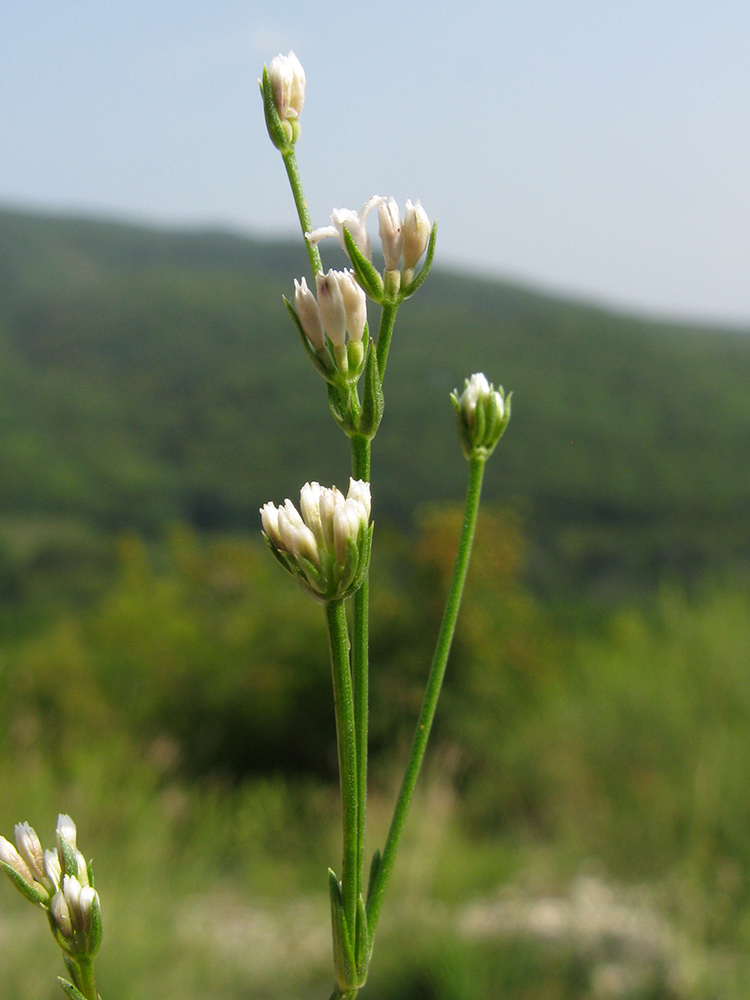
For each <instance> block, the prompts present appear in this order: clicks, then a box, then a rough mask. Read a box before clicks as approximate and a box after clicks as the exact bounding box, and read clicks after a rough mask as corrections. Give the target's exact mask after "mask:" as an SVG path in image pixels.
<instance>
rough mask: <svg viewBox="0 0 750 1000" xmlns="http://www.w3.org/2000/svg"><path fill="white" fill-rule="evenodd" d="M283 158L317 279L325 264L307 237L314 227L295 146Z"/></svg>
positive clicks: (311, 265)
mask: <svg viewBox="0 0 750 1000" xmlns="http://www.w3.org/2000/svg"><path fill="white" fill-rule="evenodd" d="M281 157H282V159H283V161H284V166H285V167H286V173H287V177H288V178H289V185H290V187H291V189H292V195H293V196H294V204H295V205H296V206H297V215H298V216H299V223H300V225H301V226H302V235H303V236H304V237H305V247H306V249H307V256H308V257H309V258H310V267H312V272H313V277H315V275H316V274H317V273H318V271H322V270H323V263H322V261H321V259H320V251H319V250H318V248H317V246H316V245H315V244H314V243H311V242H310V241H309V240H308V239H307V237H306V236H305V234H306V233H311V232H312V228H313V226H312V219H311V218H310V212H309V211H308V208H307V201H306V199H305V192H304V190H303V188H302V178H301V177H300V175H299V167H298V166H297V154H296V152H295V150H294V146H292V148H291V149H290V151H289V152H288V153H282V154H281Z"/></svg>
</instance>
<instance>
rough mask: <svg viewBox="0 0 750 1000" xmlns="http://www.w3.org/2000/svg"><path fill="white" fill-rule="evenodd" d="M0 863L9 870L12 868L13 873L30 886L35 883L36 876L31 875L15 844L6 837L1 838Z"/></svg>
mask: <svg viewBox="0 0 750 1000" xmlns="http://www.w3.org/2000/svg"><path fill="white" fill-rule="evenodd" d="M0 861H2V863H3V864H4V865H7V866H8V868H12V869H13V871H14V872H15V873H16V874H17V875H20V876H21V878H22V879H23V880H24V882H28V883H29V885H31V883H32V882H33V881H34V876H33V875H32V873H31V870H30V868H29V866H28V865H27V864H26V862H25V861H24V859H23V858H22V857H21V855H20V854H19V853H18V851H17V850H16V849H15V847H14V846H13V844H11V842H10V841H9V840H6V839H5V837H0Z"/></svg>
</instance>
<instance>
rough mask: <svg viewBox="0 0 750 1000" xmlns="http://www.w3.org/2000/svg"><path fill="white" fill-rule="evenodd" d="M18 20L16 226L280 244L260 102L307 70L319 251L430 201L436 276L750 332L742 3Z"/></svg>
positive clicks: (11, 163)
mask: <svg viewBox="0 0 750 1000" xmlns="http://www.w3.org/2000/svg"><path fill="white" fill-rule="evenodd" d="M424 9H426V10H429V15H428V16H427V17H423V16H420V15H419V14H418V13H417V12H416V11H417V8H416V6H415V5H412V4H409V3H403V2H401V3H399V2H394V0H380V2H378V3H374V4H371V5H368V4H363V3H357V4H356V5H355V4H349V5H346V4H342V3H330V2H326V0H318V2H310V3H306V4H303V3H299V2H284V0H279V2H276V3H265V4H260V3H257V2H253V0H250V2H238V0H203V2H198V0H159V2H151V3H148V2H141V3H131V2H128V0H119V2H107V0H97V2H91V0H80V2H73V0H69V2H55V0H24V2H23V3H21V2H16V3H12V4H11V3H7V4H3V5H2V10H0V87H1V92H2V95H3V99H2V101H0V135H2V137H3V139H2V143H1V144H0V203H5V204H14V205H27V206H30V207H44V208H54V209H62V210H76V211H79V210H83V211H85V212H87V213H91V212H96V213H99V212H101V213H106V214H107V215H110V216H124V217H127V218H131V219H137V220H143V221H146V222H152V221H153V222H160V223H161V222H166V223H169V224H180V225H181V224H203V223H207V224H220V225H224V226H228V227H231V228H233V229H238V230H242V231H250V232H256V233H261V234H279V233H290V232H292V231H293V227H294V224H295V216H294V212H293V207H292V204H291V200H290V197H289V194H288V191H287V190H286V188H285V178H284V174H283V170H282V167H281V163H280V160H279V157H278V154H277V153H276V152H275V150H273V148H272V147H271V146H270V143H269V142H268V139H267V137H266V135H265V131H264V126H263V121H262V114H261V108H260V99H259V96H258V91H257V83H256V79H257V77H258V75H259V74H260V70H261V67H262V64H263V62H264V60H266V61H267V60H270V59H271V58H272V57H273V56H274V55H276V54H277V53H278V52H280V51H283V52H287V51H288V50H289V49H293V50H294V51H295V52H296V53H297V56H298V57H299V59H300V60H301V62H302V64H303V65H304V67H305V70H306V72H307V78H308V89H307V102H306V105H305V109H304V112H303V118H302V139H301V140H300V144H299V146H298V155H299V159H300V165H301V168H302V172H303V178H304V180H305V184H306V189H307V195H308V201H309V203H310V208H311V212H312V215H313V220H314V223H315V224H316V225H322V224H324V223H325V222H327V217H328V215H329V213H330V211H331V209H332V208H334V207H351V208H358V207H359V206H360V205H361V204H362V203H363V202H364V201H365V200H366V199H367V198H368V197H369V196H370V195H371V194H374V193H377V194H385V195H389V194H392V195H394V196H395V197H396V198H397V199H398V200H399V202H400V203H401V204H403V202H404V200H405V199H406V198H412V199H415V198H417V197H420V198H421V200H422V203H423V204H424V206H425V208H426V209H427V211H428V213H429V215H430V216H431V217H435V216H437V217H438V218H439V222H440V230H439V241H438V261H439V262H441V263H443V264H446V265H453V264H457V265H459V266H460V267H461V268H462V269H464V270H469V269H472V268H478V269H481V271H482V272H487V273H494V274H498V275H503V276H508V277H512V278H519V279H521V280H523V281H525V282H528V283H531V284H533V285H536V286H540V287H544V288H551V289H555V290H562V291H564V292H568V293H572V294H583V295H586V296H587V297H590V298H595V299H597V300H599V301H601V302H604V303H609V304H612V305H622V306H626V307H635V308H637V309H640V310H644V311H649V312H657V313H668V314H669V313H672V314H677V315H683V316H692V317H696V318H717V319H725V320H728V321H730V322H731V321H735V322H740V323H743V324H745V325H750V3H748V2H747V0H734V2H730V0H714V2H709V0H706V2H696V0H650V2H646V0H567V2H563V0H546V2H541V0H529V2H523V0H495V2H490V0H486V2H485V3H483V4H481V5H480V4H474V3H471V2H467V3H463V4H456V5H452V4H448V3H446V2H442V0H433V2H432V3H430V4H429V5H428V4H424Z"/></svg>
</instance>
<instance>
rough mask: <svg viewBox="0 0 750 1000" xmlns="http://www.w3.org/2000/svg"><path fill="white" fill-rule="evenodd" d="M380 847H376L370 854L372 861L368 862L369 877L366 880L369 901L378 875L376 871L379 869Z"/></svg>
mask: <svg viewBox="0 0 750 1000" xmlns="http://www.w3.org/2000/svg"><path fill="white" fill-rule="evenodd" d="M380 860H381V855H380V848H378V849H377V850H376V851H375V853H374V854H373V856H372V861H371V862H370V877H369V878H368V880H367V899H368V901H369V899H370V896H371V895H372V890H373V888H374V886H375V880H376V879H377V877H378V872H379V871H380Z"/></svg>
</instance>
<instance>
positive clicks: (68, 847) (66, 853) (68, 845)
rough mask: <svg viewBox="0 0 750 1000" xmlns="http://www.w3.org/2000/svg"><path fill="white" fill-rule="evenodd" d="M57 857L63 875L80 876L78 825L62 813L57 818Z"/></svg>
mask: <svg viewBox="0 0 750 1000" xmlns="http://www.w3.org/2000/svg"><path fill="white" fill-rule="evenodd" d="M56 835H57V856H58V858H59V860H60V868H61V870H62V872H63V874H67V875H77V874H78V858H77V857H76V853H77V852H76V825H75V823H74V822H73V820H72V819H71V818H70V816H67V815H66V814H65V813H60V815H59V816H58V817H57V830H56Z"/></svg>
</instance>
